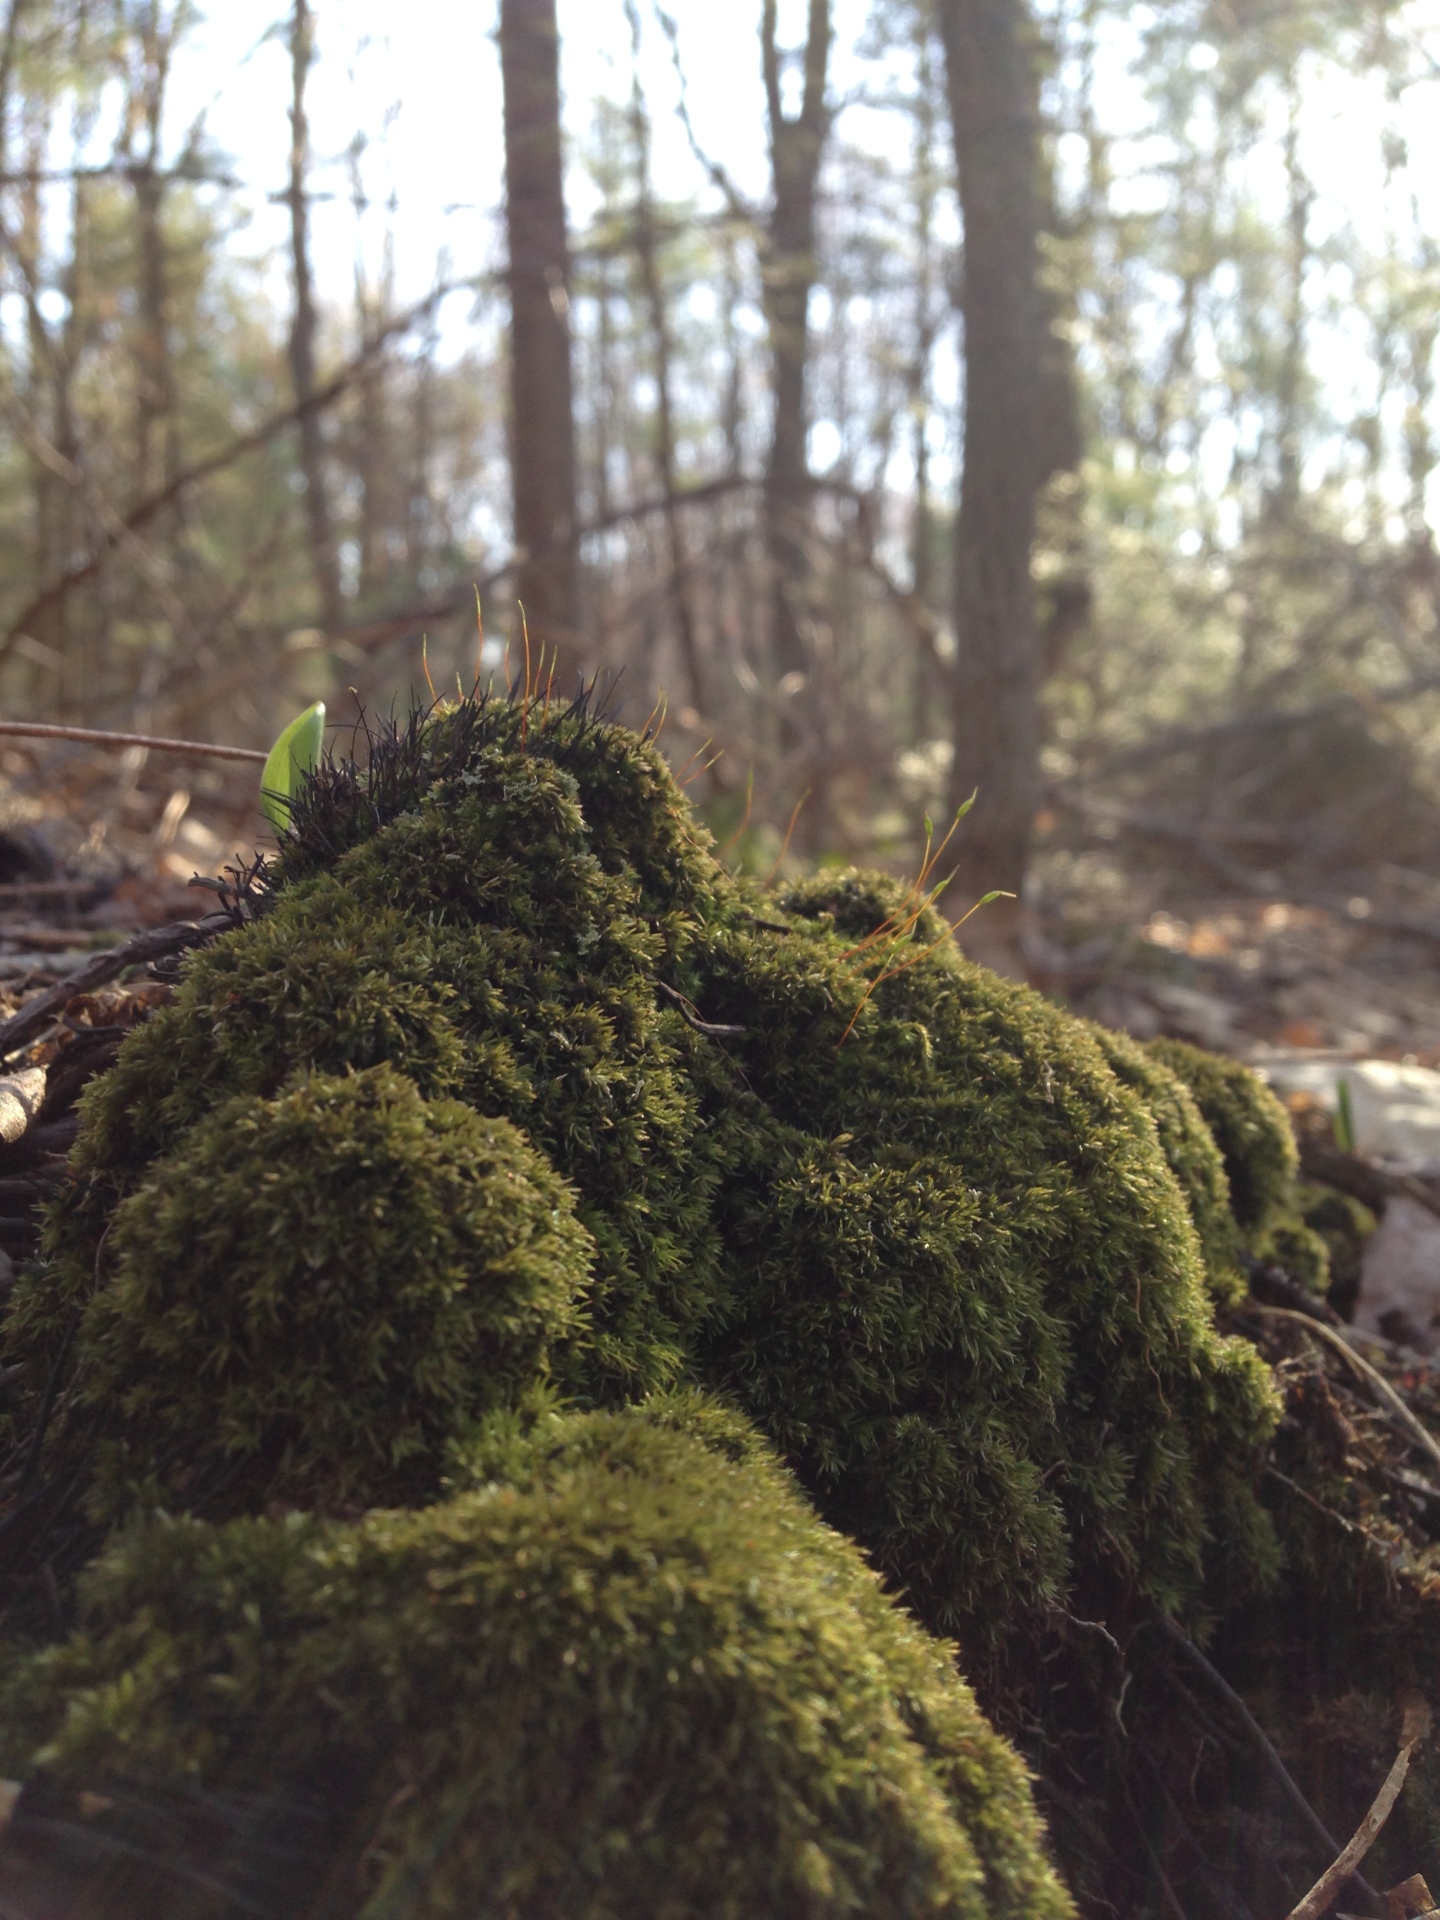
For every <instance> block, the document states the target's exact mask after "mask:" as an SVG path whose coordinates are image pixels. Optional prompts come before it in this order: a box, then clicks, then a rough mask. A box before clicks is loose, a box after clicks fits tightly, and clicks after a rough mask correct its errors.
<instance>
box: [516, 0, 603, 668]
mask: <svg viewBox="0 0 1440 1920" xmlns="http://www.w3.org/2000/svg"><path fill="white" fill-rule="evenodd" d="M500 67H501V74H502V77H503V80H504V87H505V220H506V233H507V237H508V241H509V249H510V272H509V281H510V322H511V337H510V471H511V478H512V484H513V487H514V493H515V542H516V545H517V547H519V548H520V549H521V551H522V553H523V555H524V558H523V560H522V563H521V566H520V571H519V580H518V590H519V596H520V599H521V601H522V603H523V605H524V607H525V613H526V620H527V624H528V627H529V632H530V639H531V644H532V647H533V646H536V645H539V644H543V646H544V648H545V652H546V655H547V657H549V656H551V655H554V656H555V657H556V659H557V662H558V669H559V670H558V672H557V676H556V677H557V684H558V683H560V682H562V681H568V680H569V679H570V677H571V676H572V675H573V673H574V672H575V670H576V669H577V668H578V667H579V666H580V665H581V662H582V660H583V649H582V646H581V643H580V635H579V624H580V608H579V579H578V564H577V554H576V537H575V525H576V520H575V419H574V404H573V399H572V389H571V371H570V303H569V291H568V289H569V283H570V245H569V237H568V234H567V231H566V226H565V194H564V174H563V167H562V160H561V148H560V36H559V29H558V27H557V26H556V21H555V0H501V5H500ZM567 691H568V687H567Z"/></svg>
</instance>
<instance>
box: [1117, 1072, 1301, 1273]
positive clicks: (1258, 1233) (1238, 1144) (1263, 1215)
mask: <svg viewBox="0 0 1440 1920" xmlns="http://www.w3.org/2000/svg"><path fill="white" fill-rule="evenodd" d="M1147 1052H1148V1053H1149V1054H1150V1056H1151V1058H1152V1059H1155V1060H1158V1061H1160V1063H1161V1064H1162V1065H1163V1066H1166V1067H1168V1068H1169V1069H1170V1071H1171V1073H1173V1074H1174V1075H1175V1076H1176V1078H1177V1079H1179V1080H1183V1081H1184V1083H1185V1085H1186V1086H1187V1087H1188V1088H1189V1089H1190V1092H1191V1094H1192V1095H1193V1096H1194V1100H1195V1104H1196V1106H1197V1107H1198V1108H1199V1110H1200V1115H1201V1118H1202V1119H1203V1120H1204V1122H1205V1125H1206V1126H1207V1127H1208V1128H1209V1130H1210V1133H1211V1135H1212V1137H1213V1139H1214V1141H1215V1144H1216V1146H1217V1147H1218V1148H1219V1149H1220V1157H1221V1159H1222V1160H1223V1161H1224V1163H1225V1177H1226V1181H1227V1183H1228V1186H1229V1190H1230V1210H1231V1212H1232V1213H1233V1214H1234V1216H1235V1220H1236V1223H1237V1225H1238V1226H1239V1228H1240V1231H1241V1233H1242V1234H1243V1235H1244V1237H1245V1240H1246V1243H1247V1245H1249V1246H1252V1247H1256V1246H1259V1245H1261V1244H1262V1243H1263V1241H1264V1239H1265V1236H1266V1234H1267V1233H1268V1232H1269V1230H1270V1228H1271V1227H1273V1226H1274V1225H1275V1224H1276V1223H1277V1222H1278V1221H1279V1220H1281V1219H1282V1218H1283V1217H1284V1216H1286V1215H1287V1214H1290V1213H1292V1212H1293V1210H1294V1206H1295V1175H1296V1171H1297V1169H1298V1167H1299V1155H1298V1153H1297V1151H1296V1147H1295V1136H1294V1134H1293V1133H1292V1132H1291V1130H1290V1122H1289V1120H1288V1119H1287V1118H1286V1115H1285V1109H1284V1107H1282V1106H1281V1104H1280V1102H1279V1101H1278V1100H1277V1099H1276V1097H1275V1095H1274V1094H1273V1093H1272V1092H1271V1091H1270V1089H1269V1088H1268V1087H1267V1086H1265V1085H1264V1083H1263V1082H1262V1081H1260V1080H1258V1079H1257V1078H1256V1076H1255V1075H1254V1074H1253V1073H1251V1072H1250V1070H1249V1068H1248V1067H1245V1066H1242V1065H1241V1063H1240V1062H1239V1061H1238V1060H1227V1059H1225V1058H1223V1057H1222V1056H1221V1055H1220V1054H1217V1053H1206V1052H1205V1051H1204V1050H1203V1049H1202V1048H1200V1047H1192V1046H1191V1045H1190V1044H1189V1042H1188V1041H1185V1040H1152V1041H1151V1042H1150V1044H1149V1047H1148V1048H1147Z"/></svg>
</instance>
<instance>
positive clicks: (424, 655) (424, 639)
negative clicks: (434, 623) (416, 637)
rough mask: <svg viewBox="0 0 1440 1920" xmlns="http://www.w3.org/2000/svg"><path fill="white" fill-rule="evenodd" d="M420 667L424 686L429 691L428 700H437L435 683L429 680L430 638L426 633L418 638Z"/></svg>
mask: <svg viewBox="0 0 1440 1920" xmlns="http://www.w3.org/2000/svg"><path fill="white" fill-rule="evenodd" d="M420 665H421V666H422V667H423V668H424V670H425V684H426V686H427V687H429V689H430V698H431V699H432V700H438V699H439V698H440V696H439V694H438V693H436V691H435V682H434V681H433V680H432V679H431V678H430V636H429V634H428V633H424V634H421V636H420Z"/></svg>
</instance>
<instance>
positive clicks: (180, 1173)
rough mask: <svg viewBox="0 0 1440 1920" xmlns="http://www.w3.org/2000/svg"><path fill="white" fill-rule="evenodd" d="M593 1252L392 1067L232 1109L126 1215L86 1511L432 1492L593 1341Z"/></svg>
mask: <svg viewBox="0 0 1440 1920" xmlns="http://www.w3.org/2000/svg"><path fill="white" fill-rule="evenodd" d="M590 1255H591V1246H590V1241H589V1236H588V1235H587V1234H586V1233H585V1231H584V1229H583V1228H582V1227H581V1226H580V1225H579V1224H578V1222H576V1221H575V1219H574V1218H573V1214H572V1202H571V1196H570V1193H569V1191H568V1189H567V1188H566V1187H565V1184H564V1183H563V1181H561V1180H559V1179H557V1177H556V1176H555V1174H554V1173H553V1171H552V1170H551V1169H550V1167H549V1166H548V1165H547V1164H546V1162H545V1161H544V1160H543V1159H542V1158H541V1157H540V1156H539V1155H538V1154H536V1153H535V1152H534V1150H533V1149H532V1148H531V1147H529V1146H528V1144H527V1143H526V1142H525V1141H524V1140H523V1139H522V1138H521V1136H520V1135H519V1134H518V1133H517V1132H516V1131H515V1129H514V1128H513V1127H511V1126H510V1125H509V1124H508V1123H507V1122H506V1121H504V1120H486V1119H482V1118H481V1117H480V1116H479V1115H478V1114H476V1113H475V1112H474V1111H473V1109H471V1108H469V1107H466V1106H462V1105H461V1104H460V1103H459V1102H458V1101H454V1100H429V1101H427V1100H425V1099H422V1097H421V1096H420V1094H419V1093H418V1092H417V1090H416V1088H415V1086H414V1083H413V1082H412V1081H410V1080H407V1079H406V1078H404V1077H403V1076H402V1075H401V1074H399V1073H397V1072H396V1071H395V1070H394V1069H393V1068H391V1067H388V1066H382V1067H372V1068H367V1069H365V1070H364V1071H362V1072H359V1073H355V1074H352V1075H349V1076H346V1077H343V1078H336V1077H333V1076H327V1075H320V1074H316V1075H313V1076H310V1077H307V1078H305V1079H302V1080H301V1081H300V1082H299V1084H298V1085H297V1086H295V1087H293V1088H292V1089H291V1090H290V1091H288V1092H286V1093H284V1094H282V1095H281V1096H279V1097H278V1098H276V1099H271V1100H262V1099H257V1098H256V1097H255V1096H253V1095H251V1094H239V1095H236V1096H235V1097H234V1098H233V1099H231V1100H228V1101H226V1102H225V1103H224V1104H223V1105H222V1106H220V1107H218V1108H217V1109H216V1110H215V1111H214V1112H213V1113H211V1114H209V1115H208V1116H207V1117H206V1118H205V1119H204V1120H203V1121H202V1122H201V1123H200V1124H199V1125H198V1126H196V1127H195V1128H194V1129H193V1130H192V1131H191V1132H190V1133H188V1134H187V1135H186V1137H185V1139H184V1141H183V1143H182V1144H181V1145H180V1146H178V1147H177V1148H176V1149H175V1150H174V1151H172V1152H171V1153H169V1154H167V1155H164V1156H162V1157H161V1158H160V1159H158V1160H157V1161H155V1162H154V1164H153V1165H152V1167H151V1168H150V1169H149V1172H148V1174H147V1176H146V1178H145V1179H144V1180H143V1181H142V1183H141V1184H140V1185H139V1186H138V1187H137V1188H136V1189H135V1190H134V1191H133V1192H131V1193H130V1194H129V1195H128V1196H127V1197H126V1199H125V1200H124V1201H122V1202H121V1204H120V1205H119V1206H118V1207H117V1208H116V1210H115V1212H114V1214H113V1215H112V1216H111V1223H110V1227H109V1230H108V1232H107V1234H106V1238H105V1244H104V1251H103V1261H104V1273H105V1284H104V1285H102V1286H101V1287H99V1288H98V1289H97V1290H96V1291H95V1292H94V1293H93V1294H92V1296H91V1298H90V1299H89V1301H88V1302H87V1304H86V1307H85V1310H84V1314H83V1316H82V1319H81V1322H80V1329H79V1334H78V1341H79V1346H80V1350H81V1352H82V1353H83V1355H84V1367H83V1370H82V1372H81V1375H80V1378H79V1380H78V1381H77V1384H76V1390H75V1396H74V1407H75V1415H74V1417H75V1418H76V1420H77V1421H78V1422H79V1423H81V1424H83V1425H84V1426H85V1427H86V1428H87V1429H88V1432H89V1435H90V1439H91V1442H92V1444H93V1445H94V1446H95V1454H94V1463H93V1481H92V1487H91V1493H90V1505H91V1507H92V1509H93V1510H94V1511H95V1512H96V1513H97V1515H99V1516H101V1517H105V1518H115V1517H118V1516H120V1515H121V1514H123V1513H124V1512H125V1511H127V1510H128V1509H130V1508H131V1507H133V1506H134V1505H135V1504H137V1502H138V1503H141V1504H144V1505H157V1504H158V1505H163V1506H166V1507H168V1508H171V1509H172V1510H174V1509H183V1508H184V1507H186V1506H187V1505H189V1504H191V1503H192V1501H193V1502H198V1503H200V1504H203V1505H204V1506H205V1508H206V1510H207V1511H211V1512H214V1511H221V1512H243V1511H247V1510H254V1509H256V1508H258V1507H261V1506H263V1505H264V1504H265V1502H266V1500H267V1499H280V1500H283V1501H289V1502H296V1503H298V1504H301V1505H305V1506H309V1507H313V1508H318V1509H320V1510H322V1511H323V1510H330V1511H334V1510H336V1509H337V1508H343V1507H344V1506H346V1505H347V1504H350V1503H353V1502H354V1501H355V1500H357V1499H359V1500H361V1501H362V1502H364V1503H367V1504H368V1503H372V1502H390V1501H396V1500H403V1499H411V1500H413V1499H415V1498H416V1497H418V1496H423V1495H424V1494H426V1493H428V1492H431V1491H433V1490H434V1489H435V1487H436V1485H437V1484H438V1480H439V1475H440V1471H441V1467H442V1465H443V1461H444V1457H445V1449H446V1446H447V1444H452V1443H453V1442H454V1441H455V1440H456V1439H457V1438H458V1437H460V1436H462V1435H463V1434H464V1432H465V1431H466V1429H467V1426H468V1424H469V1423H470V1422H472V1421H473V1420H474V1419H475V1418H476V1417H477V1415H478V1414H480V1413H481V1412H482V1411H483V1410H485V1409H486V1408H488V1407H493V1406H495V1405H497V1404H500V1405H504V1404H507V1403H511V1402H514V1401H516V1400H519V1399H521V1398H523V1396H524V1395H525V1394H526V1392H527V1391H528V1390H530V1389H532V1388H533V1387H534V1385H535V1384H536V1383H538V1382H540V1381H542V1380H543V1379H544V1377H545V1372H546V1363H547V1358H548V1354H549V1351H550V1348H551V1346H552V1345H553V1344H554V1343H556V1342H558V1341H560V1340H562V1339H566V1338H574V1337H575V1336H576V1335H577V1334H579V1333H580V1331H581V1318H580V1308H579V1305H578V1303H579V1301H580V1300H581V1298H582V1296H583V1294H584V1290H585V1284H586V1280H587V1277H588V1268H589V1262H590ZM23 1311H24V1309H23V1307H22V1314H23Z"/></svg>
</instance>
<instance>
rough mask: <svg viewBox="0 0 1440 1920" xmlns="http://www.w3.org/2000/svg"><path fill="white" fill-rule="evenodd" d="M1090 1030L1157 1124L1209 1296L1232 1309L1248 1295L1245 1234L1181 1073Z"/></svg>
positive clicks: (1124, 1039)
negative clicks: (1186, 1210)
mask: <svg viewBox="0 0 1440 1920" xmlns="http://www.w3.org/2000/svg"><path fill="white" fill-rule="evenodd" d="M1091 1031H1092V1032H1093V1033H1094V1035H1095V1040H1096V1043H1097V1045H1098V1046H1099V1048H1100V1051H1101V1052H1102V1053H1103V1054H1104V1056H1105V1059H1106V1062H1107V1064H1108V1066H1109V1068H1110V1071H1111V1072H1112V1073H1113V1074H1114V1075H1115V1078H1116V1079H1117V1080H1118V1081H1119V1082H1120V1084H1121V1085H1122V1086H1125V1087H1129V1088H1130V1090H1131V1091H1132V1092H1133V1093H1135V1094H1136V1095H1138V1097H1139V1099H1140V1100H1141V1102H1142V1103H1143V1105H1144V1107H1145V1109H1146V1111H1147V1112H1148V1113H1149V1115H1150V1118H1151V1119H1152V1120H1153V1121H1154V1122H1155V1131H1156V1134H1157V1136H1158V1138H1159V1141H1160V1151H1161V1152H1162V1153H1163V1154H1164V1156H1165V1161H1166V1164H1167V1165H1168V1167H1169V1168H1170V1171H1171V1172H1172V1173H1173V1174H1174V1175H1175V1178H1176V1179H1177V1180H1178V1181H1179V1183H1180V1191H1181V1192H1182V1193H1183V1194H1184V1196H1185V1202H1186V1205H1187V1206H1188V1207H1189V1209H1190V1218H1191V1219H1192V1220H1193V1221H1194V1223H1195V1231H1196V1233H1197V1234H1198V1235H1199V1236H1200V1251H1201V1254H1202V1256H1203V1258H1204V1261H1205V1277H1206V1280H1207V1281H1208V1283H1209V1287H1210V1292H1211V1294H1212V1296H1213V1297H1214V1298H1215V1299H1216V1300H1217V1301H1218V1302H1220V1303H1221V1304H1223V1305H1228V1306H1233V1305H1234V1304H1235V1303H1236V1302H1237V1301H1238V1300H1240V1299H1243V1297H1244V1295H1245V1290H1246V1287H1245V1276H1244V1275H1243V1273H1242V1272H1241V1271H1240V1265H1239V1255H1240V1235H1239V1231H1238V1229H1237V1225H1236V1220H1235V1215H1234V1213H1233V1212H1232V1211H1231V1208H1230V1182H1229V1180H1228V1179H1227V1178H1226V1174H1225V1163H1224V1161H1223V1160H1222V1158H1221V1156H1220V1150H1219V1148H1218V1147H1217V1146H1216V1144H1215V1136H1214V1135H1213V1134H1212V1133H1211V1131H1210V1129H1209V1128H1208V1127H1207V1126H1206V1124H1205V1121H1204V1119H1203V1117H1202V1116H1201V1113H1200V1109H1199V1107H1198V1106H1197V1105H1196V1104H1195V1097H1194V1095H1193V1094H1192V1093H1191V1091H1190V1089H1189V1087H1188V1086H1186V1084H1185V1082H1184V1080H1182V1079H1181V1077H1180V1076H1179V1075H1178V1074H1177V1073H1175V1072H1174V1071H1173V1070H1172V1069H1171V1068H1170V1067H1168V1066H1166V1065H1165V1064H1164V1063H1163V1062H1162V1061H1160V1060H1157V1059H1156V1058H1155V1057H1154V1056H1153V1055H1152V1054H1150V1053H1147V1052H1146V1050H1145V1048H1144V1047H1142V1046H1141V1045H1140V1044H1139V1042H1138V1041H1135V1040H1132V1039H1131V1038H1130V1037H1129V1035H1128V1034H1123V1033H1112V1032H1111V1031H1110V1030H1109V1029H1108V1028H1106V1027H1093V1028H1092V1029H1091Z"/></svg>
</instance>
